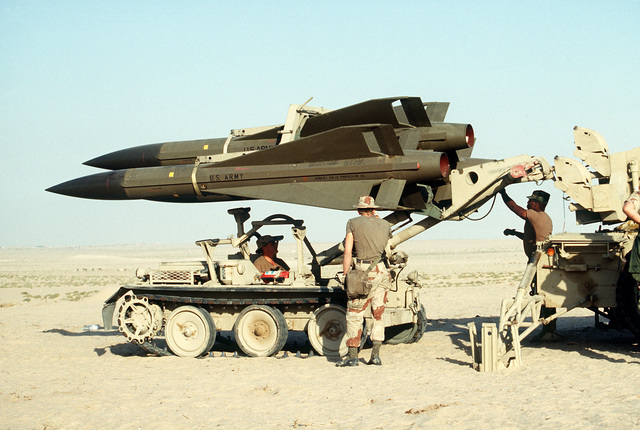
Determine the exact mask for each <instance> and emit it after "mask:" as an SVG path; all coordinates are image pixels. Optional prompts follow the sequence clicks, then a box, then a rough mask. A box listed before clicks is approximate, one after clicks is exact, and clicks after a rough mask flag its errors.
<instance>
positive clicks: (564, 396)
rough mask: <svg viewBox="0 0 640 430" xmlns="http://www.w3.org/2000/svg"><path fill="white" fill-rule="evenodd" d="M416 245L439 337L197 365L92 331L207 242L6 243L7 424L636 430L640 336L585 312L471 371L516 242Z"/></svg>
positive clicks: (1, 306) (515, 271) (0, 294)
mask: <svg viewBox="0 0 640 430" xmlns="http://www.w3.org/2000/svg"><path fill="white" fill-rule="evenodd" d="M405 245H406V246H403V247H404V249H405V250H406V251H407V252H409V253H410V255H411V259H410V267H409V269H410V270H418V271H419V272H420V273H421V274H422V275H423V276H424V277H425V278H426V287H425V288H424V289H423V291H422V296H423V300H424V302H425V305H426V308H427V312H428V316H429V319H430V322H429V325H428V327H427V330H426V332H425V334H424V336H423V338H422V340H420V342H418V343H415V344H408V345H383V347H382V352H381V355H382V359H383V362H384V365H383V366H381V367H375V366H365V365H360V366H358V367H355V368H336V367H335V366H334V364H333V363H332V362H330V361H328V360H327V359H326V358H325V357H322V356H317V355H315V356H313V357H308V352H309V346H308V344H307V343H306V339H305V338H304V337H302V338H300V336H298V339H297V340H296V343H295V344H294V343H293V342H289V343H288V344H287V345H286V346H285V351H286V352H287V355H288V357H283V353H282V352H281V353H280V354H279V355H278V356H277V357H269V358H247V357H243V356H240V357H237V358H234V357H232V356H230V355H231V354H226V355H227V356H226V357H221V356H220V354H219V353H218V352H217V351H219V350H220V348H223V347H224V345H223V346H220V345H218V344H216V346H214V350H216V349H217V351H216V353H214V356H213V357H205V358H201V359H187V358H178V357H154V356H148V355H147V354H146V353H145V352H144V351H142V350H141V349H140V348H138V347H137V346H135V345H131V344H129V343H127V342H126V339H125V338H124V337H123V336H122V335H120V334H118V333H117V332H111V331H104V330H98V331H83V327H84V326H85V325H89V324H102V321H101V308H102V303H103V301H104V300H105V299H107V298H108V297H109V296H110V295H111V294H112V293H113V292H114V291H115V290H116V288H117V287H118V286H119V285H120V284H123V283H127V282H132V281H133V280H134V277H133V274H134V270H135V268H136V267H138V266H145V267H147V266H148V267H152V266H154V265H156V264H157V263H158V262H159V261H161V260H171V259H183V258H193V257H195V258H199V250H198V248H197V247H195V246H192V245H185V246H163V245H140V246H131V245H129V246H120V247H118V246H113V247H91V248H60V249H48V248H32V249H0V338H1V341H0V357H1V365H0V428H7V429H74V428H83V429H84V428H88V429H95V428H115V429H119V428H122V429H138V428H142V429H157V428H215V427H220V428H241V429H245V428H246V429H249V428H291V427H302V428H362V429H369V428H387V429H397V428H423V427H426V428H463V429H464V428H473V429H477V428H491V429H512V428H513V429H515V428H616V429H620V428H634V427H640V412H638V411H639V409H638V405H639V404H640V378H639V376H638V375H639V374H640V350H639V348H638V344H637V343H636V342H635V340H634V339H633V337H632V336H631V335H630V334H629V333H625V332H618V331H614V330H602V329H597V328H595V327H594V318H593V315H592V314H591V313H590V312H588V311H584V310H576V311H572V312H571V313H569V314H568V315H566V316H564V317H562V318H560V320H559V321H558V331H559V332H560V333H561V334H562V335H564V336H565V337H566V338H565V340H563V341H561V342H558V343H553V344H530V343H528V342H526V344H525V346H524V348H523V358H524V365H523V366H522V367H519V368H515V369H507V370H503V371H499V372H493V373H479V372H476V371H474V370H473V369H472V366H471V355H470V344H469V340H468V333H467V323H468V322H471V321H475V322H477V323H478V326H479V325H480V323H481V322H486V321H497V315H498V310H499V305H500V301H501V300H502V299H503V298H506V297H512V296H513V294H514V293H515V289H516V286H517V282H518V279H519V277H520V274H521V272H522V270H523V269H524V262H523V259H522V254H521V253H522V251H521V249H520V245H519V243H518V242H517V241H514V240H508V239H505V240H496V241H491V242H488V243H487V242H481V241H446V242H445V241H415V242H410V243H408V244H405ZM285 248H286V247H285ZM289 252H290V251H287V249H283V250H282V252H281V256H282V257H284V258H285V259H287V257H288V256H289V257H290V256H291V255H293V254H289ZM297 351H301V354H300V355H301V357H300V358H298V357H296V353H297ZM368 357H369V350H368V349H365V350H363V351H362V353H361V358H362V359H368Z"/></svg>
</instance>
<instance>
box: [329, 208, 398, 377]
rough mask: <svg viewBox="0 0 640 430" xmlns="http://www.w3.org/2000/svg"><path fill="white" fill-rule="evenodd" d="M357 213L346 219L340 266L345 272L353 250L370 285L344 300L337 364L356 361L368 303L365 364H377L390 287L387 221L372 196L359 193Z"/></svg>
mask: <svg viewBox="0 0 640 430" xmlns="http://www.w3.org/2000/svg"><path fill="white" fill-rule="evenodd" d="M354 207H355V208H356V209H357V210H358V214H359V215H360V216H358V217H356V218H352V219H350V220H349V221H348V222H347V235H346V237H345V240H344V259H343V262H342V269H343V272H344V274H345V275H346V274H347V272H349V269H351V266H352V262H353V260H354V259H353V256H354V254H355V257H356V258H355V267H356V268H357V269H360V270H367V269H368V268H369V267H370V266H371V264H372V263H374V262H375V261H378V263H377V264H376V265H374V266H373V267H372V268H371V270H370V271H369V274H368V277H369V282H371V285H372V288H371V291H370V292H369V294H368V295H367V296H362V297H356V298H353V299H349V300H348V302H347V346H348V347H349V353H348V355H347V356H346V357H343V358H342V359H341V361H339V362H338V363H337V366H339V367H345V366H357V365H358V348H359V347H360V338H361V336H362V324H363V321H364V314H365V312H366V310H367V309H368V308H369V307H371V313H372V314H373V327H372V331H371V341H372V342H373V348H372V350H371V358H370V360H369V362H368V363H367V364H373V365H377V366H380V365H382V361H381V360H380V345H382V341H384V323H383V322H382V314H383V313H384V308H385V303H386V302H387V290H388V289H389V288H390V287H391V277H390V275H389V270H388V269H387V265H386V258H384V252H385V248H386V246H387V243H388V242H389V239H390V238H391V225H390V224H389V223H388V222H387V221H385V220H383V219H380V218H378V217H377V216H376V213H375V209H377V208H379V206H376V204H375V201H374V199H373V197H371V196H362V197H360V199H359V200H358V204H357V205H355V206H354Z"/></svg>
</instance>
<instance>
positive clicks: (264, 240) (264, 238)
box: [256, 234, 284, 249]
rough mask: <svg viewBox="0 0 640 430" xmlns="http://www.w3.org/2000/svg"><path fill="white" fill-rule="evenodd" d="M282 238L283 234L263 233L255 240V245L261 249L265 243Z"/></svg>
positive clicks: (278, 240)
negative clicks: (271, 234) (270, 234)
mask: <svg viewBox="0 0 640 430" xmlns="http://www.w3.org/2000/svg"><path fill="white" fill-rule="evenodd" d="M282 239H284V236H269V235H268V234H265V235H264V236H260V238H259V239H258V241H257V242H256V246H257V247H258V249H262V247H263V246H265V245H266V244H268V243H271V242H280V241H281V240H282Z"/></svg>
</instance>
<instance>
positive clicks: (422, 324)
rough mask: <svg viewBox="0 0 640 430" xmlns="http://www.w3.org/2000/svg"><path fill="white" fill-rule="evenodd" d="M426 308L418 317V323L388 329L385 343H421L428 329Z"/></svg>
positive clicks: (385, 334) (421, 310) (420, 311)
mask: <svg viewBox="0 0 640 430" xmlns="http://www.w3.org/2000/svg"><path fill="white" fill-rule="evenodd" d="M425 314H426V313H425V311H424V308H423V307H422V306H421V309H420V310H419V311H418V314H417V315H416V322H414V323H409V324H400V325H396V326H390V327H387V328H386V329H385V331H384V336H385V343H388V344H390V345H397V344H399V343H414V342H417V341H419V340H420V339H421V338H422V335H423V334H424V330H425V329H426V328H427V317H426V316H425Z"/></svg>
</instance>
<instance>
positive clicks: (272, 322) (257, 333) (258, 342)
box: [233, 305, 289, 357]
mask: <svg viewBox="0 0 640 430" xmlns="http://www.w3.org/2000/svg"><path fill="white" fill-rule="evenodd" d="M233 332H234V333H235V336H236V342H238V346H239V347H240V349H241V350H242V351H244V353H245V354H247V355H248V356H249V357H268V356H270V355H273V354H275V353H277V352H278V351H280V350H281V349H282V347H283V346H284V344H285V343H286V342H287V337H288V336H289V329H288V328H287V321H286V320H285V319H284V315H282V312H280V311H279V310H278V309H275V308H272V307H271V306H265V305H251V306H247V307H246V308H244V309H243V310H242V312H240V315H238V319H237V320H236V323H235V325H234V327H233Z"/></svg>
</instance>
